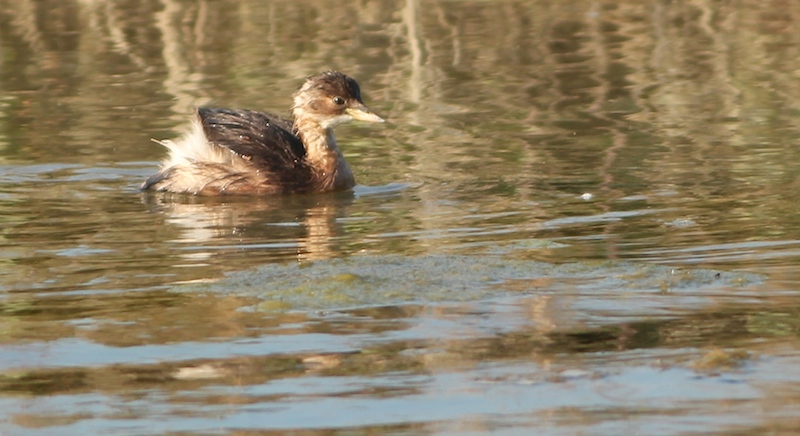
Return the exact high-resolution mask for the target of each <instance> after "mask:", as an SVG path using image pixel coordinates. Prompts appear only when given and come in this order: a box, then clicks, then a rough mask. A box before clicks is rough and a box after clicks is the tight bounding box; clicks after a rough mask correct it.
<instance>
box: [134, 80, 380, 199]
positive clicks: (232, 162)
mask: <svg viewBox="0 0 800 436" xmlns="http://www.w3.org/2000/svg"><path fill="white" fill-rule="evenodd" d="M292 115H293V120H292V121H289V120H287V119H284V118H281V117H278V116H276V115H271V114H266V113H262V112H257V111H251V110H241V109H215V108H200V109H198V110H197V118H196V119H195V120H194V121H193V123H192V125H191V127H190V129H189V131H188V132H187V133H186V134H185V135H184V136H182V137H181V138H179V139H177V140H175V141H172V140H165V141H157V142H158V143H160V144H162V145H164V146H165V147H167V149H168V150H169V156H168V157H167V159H165V161H164V162H163V165H162V168H161V170H160V171H159V172H158V173H156V174H155V175H153V176H151V177H150V178H149V179H147V181H145V182H144V184H143V185H142V189H144V190H152V191H166V192H174V193H185V194H200V195H224V194H250V195H266V194H291V193H307V192H329V191H341V190H347V189H350V188H352V187H353V186H354V185H355V180H354V178H353V173H352V171H351V170H350V167H349V165H348V164H347V162H346V161H345V159H344V157H343V156H342V153H341V151H340V150H339V147H338V145H337V143H336V138H335V136H334V134H333V129H334V127H336V126H338V125H340V124H343V123H347V122H350V121H352V120H362V121H368V122H383V119H382V118H380V117H379V116H377V115H375V114H374V113H373V112H372V111H370V110H369V109H368V108H367V107H366V106H365V105H364V103H363V101H362V99H361V92H360V89H359V87H358V84H357V83H356V81H355V80H353V79H351V78H350V77H347V76H345V75H344V74H342V73H338V72H325V73H322V74H319V75H317V76H313V77H310V78H308V79H307V80H306V82H305V83H304V85H303V86H302V87H301V88H300V90H298V91H297V92H296V93H295V94H294V105H293V107H292Z"/></svg>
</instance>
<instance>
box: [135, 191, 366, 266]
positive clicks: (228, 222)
mask: <svg viewBox="0 0 800 436" xmlns="http://www.w3.org/2000/svg"><path fill="white" fill-rule="evenodd" d="M353 198H354V196H353V193H352V192H344V193H337V194H333V195H307V196H284V197H277V198H247V197H238V198H237V197H230V198H225V199H214V198H191V197H187V196H178V195H161V194H153V193H145V194H143V200H144V202H145V203H146V204H147V205H148V206H150V208H151V210H153V211H155V212H158V213H163V214H164V215H165V221H164V223H165V225H168V226H174V227H176V228H179V229H180V231H179V236H178V237H177V238H175V239H173V240H170V241H165V242H168V243H178V244H180V245H182V246H184V247H183V249H184V253H183V254H182V256H183V257H186V258H190V259H194V260H196V261H198V262H199V261H202V260H203V259H208V258H211V257H213V256H214V255H215V254H216V253H217V252H218V250H220V249H224V247H220V246H219V245H218V244H216V243H215V242H216V241H217V240H221V239H222V240H225V241H229V243H232V244H236V243H235V242H234V241H236V240H237V238H238V240H239V241H241V242H242V243H240V244H236V245H237V246H238V248H240V249H272V250H276V251H284V252H286V251H289V252H290V251H291V250H294V251H295V252H296V253H297V259H298V260H314V259H325V258H330V257H332V256H333V255H334V254H335V253H336V252H337V251H338V250H337V247H336V246H335V241H336V239H337V238H339V237H341V236H342V234H343V233H344V229H343V226H342V224H341V222H340V221H338V218H341V217H343V216H346V215H347V207H348V206H349V205H351V204H352V203H353ZM244 241H259V242H257V243H247V242H244ZM212 247H213V249H212ZM287 254H288V253H287Z"/></svg>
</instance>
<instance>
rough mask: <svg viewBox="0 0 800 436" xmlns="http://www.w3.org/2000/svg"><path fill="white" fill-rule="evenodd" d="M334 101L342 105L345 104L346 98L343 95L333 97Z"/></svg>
mask: <svg viewBox="0 0 800 436" xmlns="http://www.w3.org/2000/svg"><path fill="white" fill-rule="evenodd" d="M333 102H334V103H336V104H338V105H339V106H341V105H343V104H344V99H343V98H342V97H333Z"/></svg>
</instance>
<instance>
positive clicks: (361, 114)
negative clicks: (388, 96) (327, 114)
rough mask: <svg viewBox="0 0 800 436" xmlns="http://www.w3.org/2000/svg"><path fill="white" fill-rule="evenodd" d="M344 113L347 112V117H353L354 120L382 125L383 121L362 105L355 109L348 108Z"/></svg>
mask: <svg viewBox="0 0 800 436" xmlns="http://www.w3.org/2000/svg"><path fill="white" fill-rule="evenodd" d="M345 112H347V114H348V115H350V116H351V117H353V119H354V120H359V121H366V122H368V123H382V122H384V121H385V120H384V119H383V118H381V117H379V116H378V115H376V114H375V112H372V111H371V110H370V109H369V108H368V107H366V106H364V105H363V104H360V105H358V106H355V107H349V108H347V109H345Z"/></svg>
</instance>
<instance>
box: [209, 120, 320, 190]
mask: <svg viewBox="0 0 800 436" xmlns="http://www.w3.org/2000/svg"><path fill="white" fill-rule="evenodd" d="M197 115H198V117H199V118H200V122H201V124H202V126H203V132H204V133H205V135H206V138H207V139H208V141H209V142H211V143H213V144H215V145H217V146H220V147H225V148H227V149H229V150H231V151H232V152H234V153H236V154H238V155H239V156H242V158H244V159H247V160H249V161H250V162H251V163H252V164H253V166H254V167H255V168H257V169H260V170H263V174H265V175H269V176H270V178H274V179H275V180H274V182H275V183H276V184H280V185H282V186H283V187H284V188H288V190H290V191H298V190H302V189H303V187H304V185H306V184H308V183H309V182H310V180H311V177H312V174H311V172H312V171H311V168H310V167H309V166H308V164H307V163H306V161H305V159H304V157H305V153H306V151H305V147H304V146H303V143H302V141H300V138H298V137H297V136H296V135H295V134H294V133H292V123H291V122H290V121H288V120H286V119H283V118H280V117H277V116H275V115H270V114H265V113H263V112H257V111H250V110H241V109H217V108H200V109H198V110H197Z"/></svg>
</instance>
